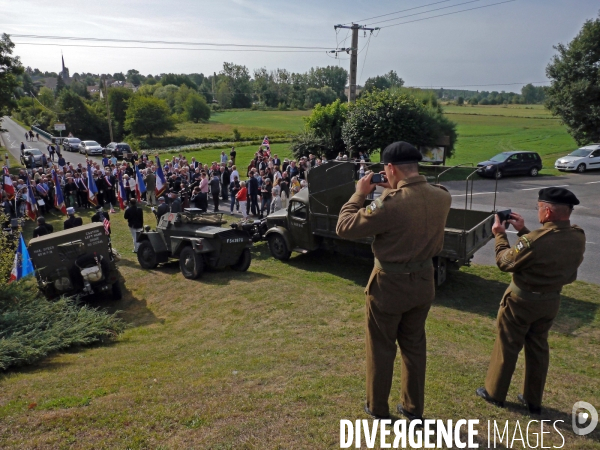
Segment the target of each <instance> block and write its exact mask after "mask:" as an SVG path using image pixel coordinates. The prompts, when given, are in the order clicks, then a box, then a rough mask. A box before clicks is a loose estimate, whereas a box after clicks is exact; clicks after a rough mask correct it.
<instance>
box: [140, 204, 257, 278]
mask: <svg viewBox="0 0 600 450" xmlns="http://www.w3.org/2000/svg"><path fill="white" fill-rule="evenodd" d="M225 223H226V221H224V220H223V214H220V213H203V212H202V211H201V210H200V209H197V208H184V210H183V212H181V213H166V214H164V215H163V216H162V217H161V218H160V220H159V222H158V225H157V226H156V230H154V231H151V230H150V227H149V226H148V227H146V229H145V230H144V231H143V232H141V233H140V234H139V235H138V237H137V241H138V242H139V243H140V245H139V248H138V251H137V257H138V262H139V263H140V266H142V267H143V268H144V269H154V268H155V267H156V266H157V265H158V264H160V263H166V262H167V261H169V260H170V259H173V258H175V259H179V268H180V269H181V273H182V274H183V276H184V277H185V278H189V279H194V278H198V277H199V276H200V275H201V274H202V272H203V271H204V268H205V267H209V268H212V269H222V268H225V267H227V266H230V267H231V268H232V269H233V270H237V271H240V272H245V271H246V270H248V268H249V267H250V263H251V261H252V255H251V253H250V248H251V247H252V239H251V238H249V237H248V234H247V233H245V232H243V231H240V230H234V229H230V228H223V227H222V226H221V225H223V224H225Z"/></svg>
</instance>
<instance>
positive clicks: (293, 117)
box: [172, 110, 310, 141]
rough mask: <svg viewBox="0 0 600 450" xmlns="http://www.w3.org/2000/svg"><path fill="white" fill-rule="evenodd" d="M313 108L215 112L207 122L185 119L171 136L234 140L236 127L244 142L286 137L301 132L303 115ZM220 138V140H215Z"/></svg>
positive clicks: (306, 114)
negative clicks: (265, 137) (307, 109)
mask: <svg viewBox="0 0 600 450" xmlns="http://www.w3.org/2000/svg"><path fill="white" fill-rule="evenodd" d="M309 114H310V111H243V110H242V111H225V112H218V113H213V114H212V116H211V119H210V121H209V122H208V123H193V122H185V123H183V124H179V125H178V126H177V131H175V132H174V133H172V136H185V137H188V138H195V139H207V138H210V137H225V138H227V139H231V140H233V130H234V128H237V130H238V131H239V133H240V135H241V140H242V141H249V140H257V139H262V138H263V137H264V136H265V135H267V136H269V137H270V138H286V137H288V135H290V134H295V133H298V132H299V131H301V130H302V128H303V126H304V121H303V120H302V118H303V117H306V116H308V115H309ZM215 140H218V139H215Z"/></svg>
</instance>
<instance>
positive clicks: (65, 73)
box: [60, 52, 69, 82]
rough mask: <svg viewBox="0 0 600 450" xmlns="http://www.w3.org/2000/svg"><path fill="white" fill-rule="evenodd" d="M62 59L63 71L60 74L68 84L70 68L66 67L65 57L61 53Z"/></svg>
mask: <svg viewBox="0 0 600 450" xmlns="http://www.w3.org/2000/svg"><path fill="white" fill-rule="evenodd" d="M60 57H61V59H62V71H61V72H60V76H61V77H62V79H63V80H64V81H65V82H67V81H68V79H69V68H68V67H65V57H64V56H63V54H62V52H60Z"/></svg>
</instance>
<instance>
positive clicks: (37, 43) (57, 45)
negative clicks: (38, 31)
mask: <svg viewBox="0 0 600 450" xmlns="http://www.w3.org/2000/svg"><path fill="white" fill-rule="evenodd" d="M15 44H17V45H51V46H55V47H86V48H116V49H126V48H133V49H148V50H184V51H207V52H264V53H323V50H268V49H252V48H239V49H236V48H185V47H144V46H116V45H86V44H51V43H44V42H15Z"/></svg>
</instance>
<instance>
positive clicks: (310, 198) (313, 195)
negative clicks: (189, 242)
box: [240, 161, 494, 284]
mask: <svg viewBox="0 0 600 450" xmlns="http://www.w3.org/2000/svg"><path fill="white" fill-rule="evenodd" d="M307 181H308V188H307V189H303V190H301V191H300V192H298V193H297V194H296V195H294V196H293V197H292V198H290V201H289V204H288V207H287V208H286V209H282V210H279V211H277V212H275V213H273V214H270V215H269V216H267V218H266V219H263V221H262V222H260V223H256V224H255V227H254V229H253V232H252V233H251V234H254V235H255V240H256V234H259V235H260V236H261V238H263V239H266V240H267V241H268V243H269V250H270V252H271V255H273V257H274V258H276V259H279V260H282V261H285V260H288V259H289V258H290V256H291V254H292V252H298V253H308V252H310V251H313V250H317V249H320V248H322V249H327V250H332V251H336V252H339V253H342V254H347V255H352V256H360V257H371V258H372V257H373V252H372V250H371V243H372V242H373V238H372V237H368V238H364V239H356V240H348V239H342V238H340V237H339V236H338V235H337V234H336V232H335V229H336V225H337V221H338V214H339V212H340V210H341V208H342V206H343V205H344V204H345V203H346V202H347V201H348V200H349V199H350V197H351V196H352V194H353V193H354V192H355V190H356V187H355V167H354V164H351V163H345V162H337V161H330V162H328V163H326V164H323V165H321V166H319V167H315V168H313V169H311V170H310V172H309V173H308V177H307ZM375 195H376V196H377V195H379V193H376V194H375ZM372 201H373V200H372V199H367V200H366V201H365V205H364V206H368V205H369V204H370V203H371V202H372ZM493 224H494V213H493V212H491V211H476V210H467V209H466V208H465V209H457V208H452V209H451V210H450V213H449V215H448V219H447V221H446V228H445V236H444V248H443V249H442V251H441V252H440V254H439V255H437V256H436V257H435V258H434V267H435V268H436V279H437V283H438V284H441V283H443V282H444V281H445V279H446V271H447V269H448V268H449V267H451V268H459V267H460V266H462V265H465V264H469V262H470V261H471V259H472V258H473V255H474V254H475V252H476V251H477V250H479V249H480V248H481V247H483V246H484V245H485V244H487V243H488V242H489V241H490V240H491V239H492V225H493ZM243 226H244V225H240V229H242V227H243ZM265 230H266V231H265Z"/></svg>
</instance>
